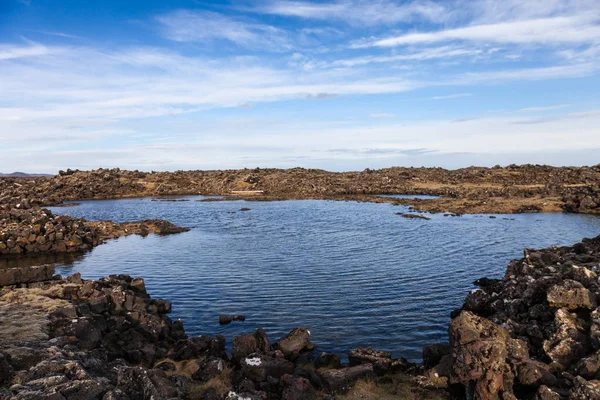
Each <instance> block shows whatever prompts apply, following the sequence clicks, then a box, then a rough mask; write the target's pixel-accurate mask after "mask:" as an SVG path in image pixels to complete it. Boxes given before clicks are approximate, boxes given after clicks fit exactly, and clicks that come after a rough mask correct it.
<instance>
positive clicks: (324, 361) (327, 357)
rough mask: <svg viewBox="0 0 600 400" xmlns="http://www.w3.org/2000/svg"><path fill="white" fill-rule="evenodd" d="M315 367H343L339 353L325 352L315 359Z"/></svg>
mask: <svg viewBox="0 0 600 400" xmlns="http://www.w3.org/2000/svg"><path fill="white" fill-rule="evenodd" d="M282 355H283V353H282ZM315 367H317V368H333V369H338V368H342V362H341V359H340V356H339V355H338V354H333V353H325V352H323V353H321V354H320V355H319V356H318V357H317V359H316V360H315Z"/></svg>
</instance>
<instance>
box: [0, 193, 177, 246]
mask: <svg viewBox="0 0 600 400" xmlns="http://www.w3.org/2000/svg"><path fill="white" fill-rule="evenodd" d="M186 230H187V229H186V228H180V227H176V226H174V225H173V224H171V223H169V222H167V221H161V220H146V221H140V222H131V223H123V224H115V223H113V222H111V221H99V222H91V221H86V220H84V219H78V218H71V217H69V216H67V215H54V214H52V212H50V210H47V209H43V208H39V207H32V206H31V205H30V204H29V203H28V202H27V201H24V202H21V203H18V204H16V205H14V206H11V205H0V255H6V254H39V253H73V252H83V251H87V250H91V249H92V248H93V247H94V246H97V245H99V244H101V243H103V242H104V241H105V240H107V239H114V238H118V237H120V236H127V235H132V234H138V235H147V234H149V233H156V234H160V235H166V234H171V233H179V232H183V231H186Z"/></svg>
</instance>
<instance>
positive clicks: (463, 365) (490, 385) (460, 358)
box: [450, 311, 514, 399]
mask: <svg viewBox="0 0 600 400" xmlns="http://www.w3.org/2000/svg"><path fill="white" fill-rule="evenodd" d="M509 340H510V335H509V334H508V331H507V330H506V329H504V328H502V327H500V326H498V325H495V324H493V323H492V322H490V321H489V320H487V319H484V318H481V317H478V316H476V315H474V314H473V313H471V312H468V311H463V312H462V313H461V314H460V315H459V316H458V317H457V318H455V319H454V320H453V321H452V322H451V323H450V346H451V347H452V355H453V358H454V364H453V367H452V374H453V378H454V379H455V380H456V381H457V382H461V383H463V384H464V386H465V389H466V390H467V393H468V396H474V397H475V398H479V399H496V398H499V393H501V392H502V393H506V394H512V385H513V381H514V375H513V373H512V371H511V369H510V367H509V365H508V364H507V362H506V359H507V357H508V350H507V346H506V343H507V342H508V341H509ZM471 382H473V384H471Z"/></svg>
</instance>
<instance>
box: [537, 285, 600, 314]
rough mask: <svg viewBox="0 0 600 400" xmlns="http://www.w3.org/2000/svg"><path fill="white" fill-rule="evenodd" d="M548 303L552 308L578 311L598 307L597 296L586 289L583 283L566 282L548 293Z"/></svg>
mask: <svg viewBox="0 0 600 400" xmlns="http://www.w3.org/2000/svg"><path fill="white" fill-rule="evenodd" d="M548 303H549V304H550V305H551V306H552V307H557V308H566V309H568V310H576V309H578V308H587V309H589V310H593V309H595V308H596V306H597V301H596V295H595V294H594V293H592V292H590V291H589V290H588V289H586V288H585V287H584V286H583V285H582V284H581V283H579V282H577V281H573V280H564V281H562V282H561V283H560V284H559V285H555V286H553V287H552V288H550V290H549V291H548Z"/></svg>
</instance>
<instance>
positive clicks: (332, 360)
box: [315, 352, 342, 369]
mask: <svg viewBox="0 0 600 400" xmlns="http://www.w3.org/2000/svg"><path fill="white" fill-rule="evenodd" d="M315 367H317V368H333V369H338V368H342V362H341V359H340V356H339V355H338V354H332V353H325V352H323V353H321V354H320V355H319V357H317V359H316V360H315Z"/></svg>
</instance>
